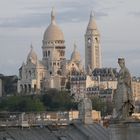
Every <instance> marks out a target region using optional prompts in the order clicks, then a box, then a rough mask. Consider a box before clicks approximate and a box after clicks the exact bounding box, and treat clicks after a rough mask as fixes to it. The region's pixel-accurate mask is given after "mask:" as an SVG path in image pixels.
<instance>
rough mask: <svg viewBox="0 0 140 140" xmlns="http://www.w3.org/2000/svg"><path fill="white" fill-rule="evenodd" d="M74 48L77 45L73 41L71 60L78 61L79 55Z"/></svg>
mask: <svg viewBox="0 0 140 140" xmlns="http://www.w3.org/2000/svg"><path fill="white" fill-rule="evenodd" d="M76 48H77V46H76V44H75V43H74V50H73V52H72V54H71V60H72V61H76V62H80V60H81V56H80V53H79V52H78V51H77V50H76Z"/></svg>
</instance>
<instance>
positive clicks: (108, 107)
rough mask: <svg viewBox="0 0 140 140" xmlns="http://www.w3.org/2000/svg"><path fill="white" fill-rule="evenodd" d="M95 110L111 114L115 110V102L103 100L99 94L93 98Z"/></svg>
mask: <svg viewBox="0 0 140 140" xmlns="http://www.w3.org/2000/svg"><path fill="white" fill-rule="evenodd" d="M91 101H92V107H93V109H94V110H97V111H101V114H102V116H106V115H110V114H111V113H112V111H113V103H112V102H111V101H109V100H103V99H102V98H101V97H99V96H95V97H92V98H91Z"/></svg>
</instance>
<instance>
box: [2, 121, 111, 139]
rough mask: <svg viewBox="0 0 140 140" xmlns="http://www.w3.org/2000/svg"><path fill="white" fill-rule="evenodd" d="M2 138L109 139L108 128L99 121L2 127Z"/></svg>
mask: <svg viewBox="0 0 140 140" xmlns="http://www.w3.org/2000/svg"><path fill="white" fill-rule="evenodd" d="M0 140H109V133H108V130H107V129H105V128H103V127H102V126H100V125H99V124H97V123H94V124H91V125H83V124H80V123H74V124H71V125H68V126H47V127H45V128H23V129H21V128H5V129H0Z"/></svg>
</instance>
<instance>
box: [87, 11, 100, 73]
mask: <svg viewBox="0 0 140 140" xmlns="http://www.w3.org/2000/svg"><path fill="white" fill-rule="evenodd" d="M100 67H101V48H100V34H99V31H98V28H97V25H96V22H95V18H94V16H93V13H92V12H91V14H90V19H89V23H88V26H87V30H86V34H85V69H86V71H87V72H88V71H89V69H91V70H92V71H93V69H95V68H100Z"/></svg>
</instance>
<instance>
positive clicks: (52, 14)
mask: <svg viewBox="0 0 140 140" xmlns="http://www.w3.org/2000/svg"><path fill="white" fill-rule="evenodd" d="M51 23H52V24H56V22H55V10H54V7H53V8H52V11H51Z"/></svg>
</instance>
